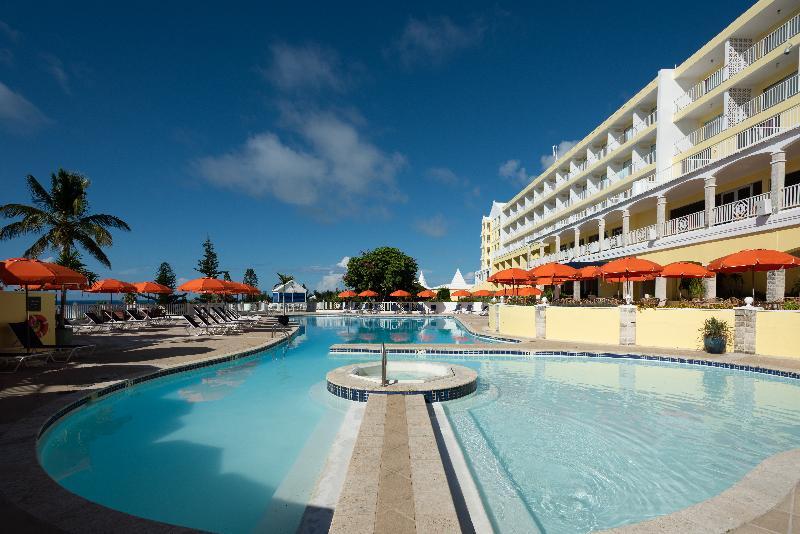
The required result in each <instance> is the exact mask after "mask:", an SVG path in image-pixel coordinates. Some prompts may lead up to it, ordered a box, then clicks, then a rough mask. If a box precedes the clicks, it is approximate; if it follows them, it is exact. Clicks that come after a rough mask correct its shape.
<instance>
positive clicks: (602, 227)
mask: <svg viewBox="0 0 800 534" xmlns="http://www.w3.org/2000/svg"><path fill="white" fill-rule="evenodd" d="M597 234H598V237H599V238H600V252H603V251H604V250H605V249H606V239H605V236H606V220H605V219H604V218H602V217H601V218H600V219H597Z"/></svg>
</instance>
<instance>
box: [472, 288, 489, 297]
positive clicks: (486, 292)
mask: <svg viewBox="0 0 800 534" xmlns="http://www.w3.org/2000/svg"><path fill="white" fill-rule="evenodd" d="M472 296H473V297H491V296H492V292H491V291H489V290H488V289H479V290H478V291H473V292H472Z"/></svg>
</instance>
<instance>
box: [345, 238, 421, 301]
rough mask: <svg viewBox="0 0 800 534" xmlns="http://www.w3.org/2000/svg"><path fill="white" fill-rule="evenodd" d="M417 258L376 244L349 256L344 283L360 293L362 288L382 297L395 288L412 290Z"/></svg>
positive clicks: (413, 288) (414, 287) (416, 269)
mask: <svg viewBox="0 0 800 534" xmlns="http://www.w3.org/2000/svg"><path fill="white" fill-rule="evenodd" d="M418 270H419V267H418V265H417V260H415V259H414V258H412V257H411V256H409V255H407V254H405V253H404V252H403V251H401V250H400V249H397V248H394V247H379V248H376V249H374V250H369V251H366V252H362V253H361V255H360V256H355V257H353V258H350V261H349V262H347V272H346V273H345V274H344V278H343V281H344V284H345V285H346V286H347V287H350V288H353V290H354V291H356V292H357V293H358V292H361V291H364V290H366V289H371V290H373V291H377V292H378V293H379V294H380V295H381V296H386V295H388V294H389V293H391V292H392V291H394V290H396V289H403V290H405V291H409V292H412V293H413V292H415V290H416V288H417V286H416V284H415V278H416V275H417V271H418Z"/></svg>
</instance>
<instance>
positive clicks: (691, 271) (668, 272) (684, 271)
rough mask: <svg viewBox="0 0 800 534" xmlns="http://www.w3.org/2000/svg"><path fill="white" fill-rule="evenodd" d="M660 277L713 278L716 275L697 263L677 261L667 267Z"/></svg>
mask: <svg viewBox="0 0 800 534" xmlns="http://www.w3.org/2000/svg"><path fill="white" fill-rule="evenodd" d="M658 276H661V277H662V278H711V277H712V276H714V273H713V272H711V271H709V270H708V269H706V268H705V267H703V266H702V265H698V264H696V263H691V262H688V261H676V262H674V263H670V264H668V265H665V266H664V269H662V270H661V273H659V275H658Z"/></svg>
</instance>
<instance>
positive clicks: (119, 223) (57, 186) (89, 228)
mask: <svg viewBox="0 0 800 534" xmlns="http://www.w3.org/2000/svg"><path fill="white" fill-rule="evenodd" d="M27 182H28V189H30V192H31V200H32V202H33V205H30V206H29V205H26V204H4V205H2V206H0V215H2V216H3V217H6V218H8V219H13V218H16V217H22V219H21V220H19V221H15V222H12V223H10V224H8V225H6V226H5V227H3V228H2V229H0V241H3V240H7V239H14V238H17V237H21V236H24V235H28V234H41V235H40V236H39V238H38V239H37V240H36V241H34V243H33V245H31V246H30V248H28V250H26V251H25V252H24V253H23V255H24V256H25V257H27V258H36V257H39V256H40V255H41V254H43V253H44V252H45V251H47V250H54V251H56V252H58V254H59V260H60V261H63V262H64V263H63V264H64V265H65V266H67V267H71V266H72V265H73V263H72V261H73V260H74V259H75V258H80V256H79V255H78V256H76V253H77V249H78V247H80V248H82V249H83V250H84V251H86V252H87V253H89V255H90V256H92V257H93V258H94V259H96V260H97V261H99V262H100V263H101V264H103V265H105V266H106V267H108V268H111V261H109V259H108V256H106V254H105V252H103V250H102V249H103V247H108V246H111V244H112V243H113V239H112V237H111V232H110V231H109V230H110V229H112V228H115V229H118V230H127V231H130V227H129V226H128V224H127V223H126V222H125V221H123V220H122V219H119V218H118V217H115V216H113V215H106V214H102V213H95V214H90V213H89V202H88V200H87V199H86V193H87V190H88V189H89V180H88V178H86V177H85V176H83V175H81V174H78V173H75V172H70V171H65V170H64V169H58V172H56V173H53V174H51V175H50V191H47V190H46V189H45V188H44V187H42V184H40V183H39V181H38V180H37V179H36V178H35V177H33V176H32V175H30V174H29V175H28V177H27ZM66 293H67V292H66V290H62V292H61V309H60V311H59V324H60V325H63V324H64V301H65V299H66Z"/></svg>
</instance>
